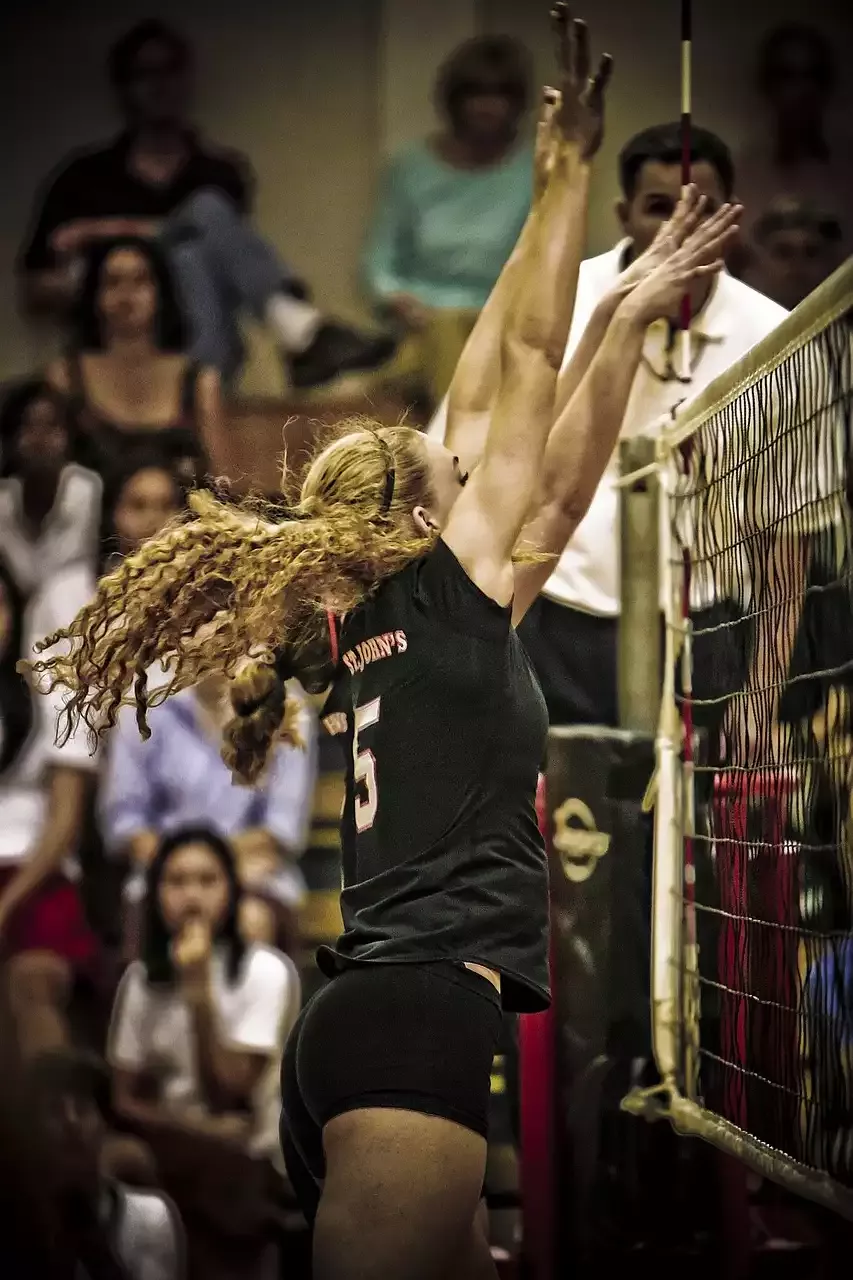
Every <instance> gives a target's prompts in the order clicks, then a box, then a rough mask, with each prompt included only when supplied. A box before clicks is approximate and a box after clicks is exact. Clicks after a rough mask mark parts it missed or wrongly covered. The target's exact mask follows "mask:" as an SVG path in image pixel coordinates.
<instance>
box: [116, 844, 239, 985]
mask: <svg viewBox="0 0 853 1280" xmlns="http://www.w3.org/2000/svg"><path fill="white" fill-rule="evenodd" d="M191 844H200V845H204V847H205V848H206V849H209V850H210V852H211V853H212V854H213V856H214V857H215V858H218V859H219V862H220V864H221V866H222V870H223V871H224V872H225V877H226V879H227V881H228V888H229V893H228V910H227V912H226V915H225V920H224V921H223V924H222V928H221V929H220V931H219V935H218V937H217V938H216V939H215V941H216V942H218V943H222V944H223V945H224V947H225V951H226V956H225V972H226V975H227V978H228V981H229V982H230V983H234V982H236V981H237V978H238V976H239V973H240V965H241V964H242V962H243V956H244V955H245V952H246V947H245V944H244V942H243V939H242V938H241V937H240V930H239V926H238V923H237V920H238V915H239V911H240V897H241V894H240V882H239V880H238V879H237V864H236V862H235V861H234V853H233V850H232V848H231V845H230V844H229V843H228V841H227V840H225V839H223V837H222V836H220V835H219V834H218V832H216V831H214V830H212V828H210V827H202V826H198V827H181V828H179V829H178V830H177V831H173V832H172V833H171V834H170V835H168V836H165V837H164V838H163V839H162V840H161V842H160V847H159V848H158V850H157V853H156V854H155V856H154V858H153V860H152V862H151V864H150V866H149V867H148V872H147V875H146V877H145V889H146V896H145V911H144V921H143V928H142V956H141V958H142V963H143V965H144V967H145V976H146V977H147V979H148V981H149V982H150V983H151V985H152V986H154V987H171V986H173V985H174V983H175V967H174V965H173V964H172V950H171V948H172V938H171V935H170V933H169V931H168V929H167V928H166V922H165V920H164V919H163V912H162V910H161V909H160V881H161V880H162V878H163V872H164V870H165V868H166V863H167V862H168V861H169V859H170V858H171V856H172V854H173V853H176V852H177V851H178V850H179V849H185V848H186V847H187V845H191Z"/></svg>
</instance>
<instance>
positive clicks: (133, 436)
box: [48, 237, 223, 481]
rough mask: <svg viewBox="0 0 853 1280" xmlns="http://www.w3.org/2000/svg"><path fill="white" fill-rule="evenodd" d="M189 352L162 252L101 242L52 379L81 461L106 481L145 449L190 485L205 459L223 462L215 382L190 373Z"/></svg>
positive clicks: (205, 373)
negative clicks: (67, 348)
mask: <svg viewBox="0 0 853 1280" xmlns="http://www.w3.org/2000/svg"><path fill="white" fill-rule="evenodd" d="M185 345H186V343H185V330H184V324H183V321H182V319H181V314H180V311H179V310H178V307H177V303H176V301H175V294H174V290H173V287H172V282H171V279H170V275H169V270H168V266H167V264H166V260H165V258H164V256H163V253H162V250H161V249H160V248H159V247H158V246H157V244H156V243H155V242H153V241H146V240H141V239H134V238H132V237H126V238H123V239H116V240H101V241H99V242H98V244H97V245H96V246H95V247H94V248H93V250H92V253H91V255H90V258H89V262H88V269H87V271H86V275H85V278H84V281H83V285H82V290H81V293H80V298H79V301H78V306H77V316H76V333H75V335H74V342H73V348H72V351H71V353H70V354H69V355H68V356H67V357H65V358H63V359H60V360H58V361H56V362H55V363H54V364H53V365H52V366H51V368H50V370H49V374H48V376H49V378H50V381H51V383H52V385H53V386H54V387H56V388H57V389H58V390H59V391H60V392H61V393H62V394H63V395H65V396H66V397H67V398H68V400H69V402H70V405H71V412H72V414H73V417H74V419H75V425H76V428H77V437H78V457H79V458H80V459H81V461H83V462H85V463H86V464H87V465H88V466H90V467H91V468H93V469H94V470H96V471H98V472H100V474H101V475H103V476H105V477H106V478H107V479H109V478H110V477H111V476H112V475H113V473H114V472H115V471H117V470H119V469H121V467H122V465H123V463H124V460H125V459H126V456H127V452H128V450H129V449H138V448H139V447H140V446H142V447H145V448H147V449H149V450H155V449H156V450H157V452H158V453H159V454H160V455H161V457H162V460H163V463H164V465H166V466H168V467H169V468H170V469H171V470H173V471H175V472H177V473H179V474H180V475H181V476H182V477H183V478H184V479H185V480H187V481H192V480H196V479H199V478H201V476H202V474H203V472H204V470H205V465H204V456H205V452H208V453H210V454H211V455H213V456H214V457H217V456H219V457H221V456H222V449H223V424H222V403H221V393H220V386H219V374H218V373H217V371H216V370H215V369H211V368H199V367H198V366H196V365H195V364H194V363H193V362H192V360H191V359H190V358H189V356H188V355H187V354H186V351H185Z"/></svg>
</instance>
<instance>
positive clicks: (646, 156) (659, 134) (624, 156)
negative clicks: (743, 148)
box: [619, 121, 735, 200]
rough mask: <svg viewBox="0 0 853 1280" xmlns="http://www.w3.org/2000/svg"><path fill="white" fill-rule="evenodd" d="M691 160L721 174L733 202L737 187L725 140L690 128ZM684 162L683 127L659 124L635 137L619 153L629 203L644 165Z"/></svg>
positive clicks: (724, 189) (722, 181) (706, 130)
mask: <svg viewBox="0 0 853 1280" xmlns="http://www.w3.org/2000/svg"><path fill="white" fill-rule="evenodd" d="M690 159H691V161H692V162H693V163H694V164H697V163H700V162H702V161H704V162H705V164H710V165H712V166H713V168H715V169H716V171H717V173H718V174H719V178H720V182H721V183H722V186H723V191H724V193H725V196H726V199H727V200H728V199H730V197H731V194H732V192H733V191H734V186H735V167H734V162H733V160H732V153H731V152H730V151H729V149H728V147H727V146H726V144H725V143H724V142H723V140H722V138H718V137H717V135H716V134H715V133H711V131H710V129H699V128H697V127H696V125H694V126H693V128H692V129H691V135H690ZM680 163H681V124H680V122H678V121H673V123H672V124H656V125H653V126H652V127H651V129H644V130H643V132H642V133H638V134H635V135H634V137H633V138H631V139H630V141H628V142H626V143H625V146H624V147H623V148H622V150H621V151H620V153H619V185H620V186H621V188H622V191H623V194H624V195H625V198H626V199H627V200H631V199H633V196H634V193H635V192H636V190H637V180H638V178H639V176H640V170H641V169H642V167H643V165H644V164H680Z"/></svg>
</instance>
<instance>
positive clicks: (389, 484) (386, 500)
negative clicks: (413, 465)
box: [380, 462, 397, 516]
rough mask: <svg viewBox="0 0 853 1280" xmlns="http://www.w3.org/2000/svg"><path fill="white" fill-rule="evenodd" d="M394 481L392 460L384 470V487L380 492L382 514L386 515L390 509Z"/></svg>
mask: <svg viewBox="0 0 853 1280" xmlns="http://www.w3.org/2000/svg"><path fill="white" fill-rule="evenodd" d="M396 481H397V471H396V468H395V466H394V464H393V462H392V463H390V465H389V467H388V470H387V471H386V472H385V488H384V490H383V492H382V505H381V507H380V511H381V512H382V514H383V516H384V515H387V513H388V512H389V511H390V510H391V502H392V500H393V497H394V485H395V483H396Z"/></svg>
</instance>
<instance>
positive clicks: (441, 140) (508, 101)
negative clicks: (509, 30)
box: [364, 36, 533, 405]
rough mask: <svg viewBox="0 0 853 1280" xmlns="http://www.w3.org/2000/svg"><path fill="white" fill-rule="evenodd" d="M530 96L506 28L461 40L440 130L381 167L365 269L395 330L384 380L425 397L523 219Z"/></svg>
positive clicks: (439, 382)
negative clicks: (396, 341)
mask: <svg viewBox="0 0 853 1280" xmlns="http://www.w3.org/2000/svg"><path fill="white" fill-rule="evenodd" d="M529 99H530V73H529V65H528V56H527V53H526V51H525V50H524V49H523V47H522V46H520V45H519V44H517V43H516V42H515V41H514V40H511V39H510V38H509V37H508V36H484V37H477V38H475V39H473V40H469V41H467V42H466V43H465V44H463V45H461V46H460V47H459V48H458V49H457V50H456V51H455V52H454V53H453V54H451V56H450V57H449V59H448V60H447V62H446V63H445V64H444V65H443V66H442V68H441V69H440V71H439V74H438V80H437V85H436V106H437V108H438V110H439V112H440V114H441V116H442V117H443V120H444V127H443V128H442V129H441V131H440V132H438V133H436V134H434V135H433V136H432V137H429V138H426V139H424V140H422V141H420V142H417V143H415V144H414V145H412V146H409V147H406V148H405V149H404V150H403V151H402V152H401V153H400V154H398V155H397V156H396V157H395V158H394V159H393V160H392V162H391V164H390V165H389V167H388V170H387V172H386V175H385V179H384V183H383V186H382V190H381V193H380V196H379V200H378V204H377V209H376V214H375V219H374V224H373V228H372V232H371V235H370V240H369V243H368V246H367V249H366V253H365V260H364V274H365V278H366V282H367V286H368V289H369V291H370V294H371V297H372V298H373V300H374V302H375V303H376V305H377V306H378V307H379V309H380V310H381V311H382V312H383V313H384V314H385V315H386V316H390V317H391V319H392V320H393V321H394V322H395V323H396V325H397V327H398V330H399V332H400V335H401V338H402V342H401V346H400V348H399V350H398V355H397V358H396V359H395V361H394V363H393V365H392V366H390V367H389V369H388V370H387V373H386V377H387V378H388V379H389V380H390V381H392V382H396V383H403V384H405V389H406V391H407V392H409V393H412V392H414V393H415V394H416V395H417V394H420V395H421V396H422V397H423V398H424V399H426V400H427V401H428V402H430V403H431V404H432V405H435V404H437V403H438V402H439V401H440V400H441V399H442V397H443V395H444V393H445V391H446V390H447V387H448V386H449V383H450V379H451V377H452V375H453V370H454V368H455V366H456V361H457V359H458V357H459V355H460V353H461V350H462V347H463V346H464V344H465V341H466V339H467V337H468V334H469V333H470V331H471V329H472V328H473V325H474V321H475V320H476V318H477V314H478V313H479V311H480V309H481V307H482V306H483V304H484V303H485V301H486V299H487V298H488V296H489V294H490V293H491V291H492V288H493V286H494V284H495V281H496V280H497V278H498V275H499V274H500V271H501V268H502V267H503V265H504V262H505V261H506V259H507V258H508V257H509V254H510V252H511V251H512V248H513V246H514V244H515V242H516V239H517V238H518V234H519V232H520V230H521V227H522V225H523V223H524V220H525V218H526V216H527V211H528V208H529V206H530V199H531V190H532V175H533V156H532V146H531V144H530V142H529V140H528V139H527V138H525V137H524V136H523V129H522V126H523V124H524V121H525V117H526V114H527V109H528V106H529Z"/></svg>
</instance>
